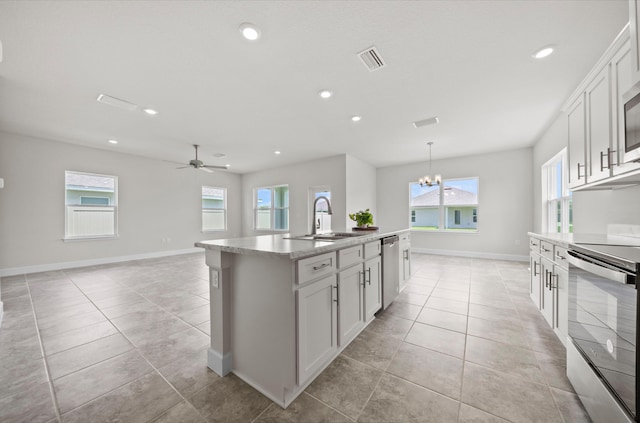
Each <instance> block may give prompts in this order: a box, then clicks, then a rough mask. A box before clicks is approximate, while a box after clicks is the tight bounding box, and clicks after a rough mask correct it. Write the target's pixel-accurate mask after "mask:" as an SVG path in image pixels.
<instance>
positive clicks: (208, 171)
mask: <svg viewBox="0 0 640 423" xmlns="http://www.w3.org/2000/svg"><path fill="white" fill-rule="evenodd" d="M207 167H208V166H200V167H199V168H198V169H200V170H204V171H205V172H207V173H213V170H211V169H207Z"/></svg>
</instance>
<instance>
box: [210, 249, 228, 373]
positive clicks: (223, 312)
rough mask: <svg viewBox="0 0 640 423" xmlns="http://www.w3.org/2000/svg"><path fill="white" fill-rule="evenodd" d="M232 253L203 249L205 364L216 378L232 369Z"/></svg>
mask: <svg viewBox="0 0 640 423" xmlns="http://www.w3.org/2000/svg"><path fill="white" fill-rule="evenodd" d="M233 259H234V254H230V253H223V252H221V251H218V250H206V252H205V261H206V264H207V266H209V302H210V303H209V307H210V311H209V315H210V319H211V322H210V325H211V344H210V347H209V351H208V354H207V365H208V366H209V368H210V369H211V370H213V371H214V372H216V373H217V374H218V375H220V376H225V375H226V374H228V373H229V372H230V371H231V369H232V366H233V363H232V351H231V291H232V283H233V280H232V270H233Z"/></svg>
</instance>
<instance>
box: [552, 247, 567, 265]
mask: <svg viewBox="0 0 640 423" xmlns="http://www.w3.org/2000/svg"><path fill="white" fill-rule="evenodd" d="M567 257H568V256H567V249H566V248H564V247H561V246H559V245H556V246H555V247H554V254H553V261H554V262H555V264H557V265H558V266H562V267H567V266H569V263H567Z"/></svg>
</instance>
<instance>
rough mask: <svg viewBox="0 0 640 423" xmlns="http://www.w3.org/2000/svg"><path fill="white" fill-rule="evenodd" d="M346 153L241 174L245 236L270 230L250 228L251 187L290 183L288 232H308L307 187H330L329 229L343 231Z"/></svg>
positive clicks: (309, 217) (251, 209)
mask: <svg viewBox="0 0 640 423" xmlns="http://www.w3.org/2000/svg"><path fill="white" fill-rule="evenodd" d="M345 178H346V156H344V155H341V156H334V157H329V158H325V159H319V160H314V161H310V162H304V163H297V164H294V165H290V166H283V167H279V168H274V169H268V170H263V171H259V172H253V173H247V174H244V175H243V176H242V196H243V197H242V228H243V235H244V236H254V235H264V234H268V233H273V232H269V231H256V230H254V229H253V195H254V194H253V190H254V189H255V188H260V187H268V186H272V185H283V184H286V185H289V232H291V233H292V234H297V235H300V234H307V233H309V232H310V231H311V215H310V214H309V188H310V187H315V186H320V185H327V186H330V187H331V208H332V210H333V216H332V229H333V230H334V231H344V230H345V223H346V218H345V216H346V214H345V213H346V191H345Z"/></svg>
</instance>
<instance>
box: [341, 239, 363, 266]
mask: <svg viewBox="0 0 640 423" xmlns="http://www.w3.org/2000/svg"><path fill="white" fill-rule="evenodd" d="M361 261H362V245H358V246H355V247H351V248H345V249H344V250H340V251H338V267H339V268H340V269H344V268H347V267H349V266H351V265H352V264H356V263H359V262H361Z"/></svg>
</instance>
